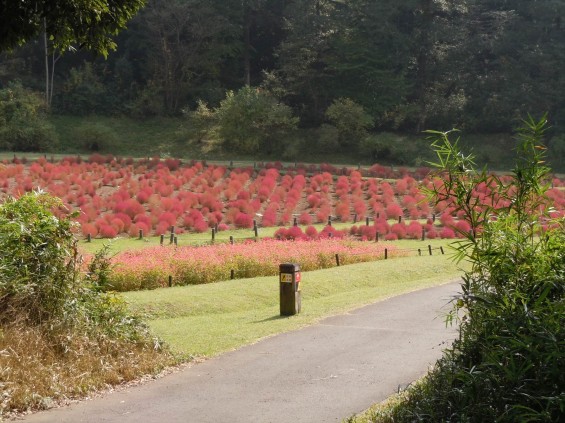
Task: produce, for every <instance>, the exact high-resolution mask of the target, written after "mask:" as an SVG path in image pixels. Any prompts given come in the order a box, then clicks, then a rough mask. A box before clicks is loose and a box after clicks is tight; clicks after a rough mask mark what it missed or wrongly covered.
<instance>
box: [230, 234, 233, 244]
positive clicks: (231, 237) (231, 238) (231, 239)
mask: <svg viewBox="0 0 565 423" xmlns="http://www.w3.org/2000/svg"><path fill="white" fill-rule="evenodd" d="M230 244H231V245H233V236H231V235H230Z"/></svg>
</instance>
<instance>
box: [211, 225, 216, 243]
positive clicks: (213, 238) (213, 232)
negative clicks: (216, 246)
mask: <svg viewBox="0 0 565 423" xmlns="http://www.w3.org/2000/svg"><path fill="white" fill-rule="evenodd" d="M215 240H216V229H215V228H212V242H214V241H215Z"/></svg>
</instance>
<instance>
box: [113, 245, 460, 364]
mask: <svg viewBox="0 0 565 423" xmlns="http://www.w3.org/2000/svg"><path fill="white" fill-rule="evenodd" d="M460 274H461V271H460V270H458V269H457V266H456V265H455V264H454V263H453V262H452V261H451V260H450V259H449V258H448V256H447V255H444V256H440V255H435V256H432V257H430V256H425V257H405V258H398V259H394V260H387V261H384V260H382V261H378V262H370V263H361V264H355V265H349V266H342V267H337V268H332V269H324V270H319V271H314V272H307V273H304V274H303V282H302V313H300V314H298V315H296V316H292V317H280V315H279V287H278V278H277V277H261V278H254V279H239V280H233V281H224V282H217V283H213V284H208V285H195V286H185V287H173V288H168V289H167V288H165V289H158V290H153V291H141V292H130V293H125V294H123V296H124V298H125V299H126V300H127V301H128V303H129V304H130V307H131V308H132V309H133V310H135V311H137V312H139V313H141V314H142V315H144V316H145V320H146V321H147V323H148V324H149V326H150V327H151V329H152V330H153V331H154V333H155V334H156V335H158V336H159V337H161V338H162V339H163V340H164V341H166V342H167V343H168V344H169V345H170V346H171V348H172V350H173V351H174V352H176V353H178V354H181V355H183V356H214V355H217V354H220V353H222V352H225V351H229V350H232V349H235V348H238V347H240V346H242V345H245V344H249V343H253V342H255V341H257V340H259V339H261V338H263V337H266V336H270V335H274V334H277V333H281V332H285V331H289V330H293V329H297V328H300V327H303V326H306V325H309V324H312V323H315V322H316V321H318V320H319V319H321V318H323V317H325V316H330V315H335V314H339V313H343V312H346V311H348V310H351V309H353V308H356V307H359V306H362V305H365V304H369V303H372V302H375V301H377V300H381V299H384V298H388V297H392V296H395V295H399V294H401V293H405V292H409V291H413V290H417V289H420V288H424V287H428V286H433V285H437V284H441V283H443V282H446V281H448V280H452V279H454V278H457V277H459V275H460Z"/></svg>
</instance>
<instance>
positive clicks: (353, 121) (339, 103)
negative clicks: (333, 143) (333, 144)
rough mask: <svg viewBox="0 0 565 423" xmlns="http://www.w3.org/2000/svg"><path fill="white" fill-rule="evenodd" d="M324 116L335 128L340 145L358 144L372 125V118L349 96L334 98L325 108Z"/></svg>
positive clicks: (353, 145) (351, 145)
mask: <svg viewBox="0 0 565 423" xmlns="http://www.w3.org/2000/svg"><path fill="white" fill-rule="evenodd" d="M326 118H327V119H328V120H329V121H330V123H331V124H332V125H334V126H335V127H336V128H337V130H338V132H339V143H340V144H341V146H342V147H356V146H358V145H359V142H360V141H361V140H362V139H363V138H365V137H366V136H367V135H368V132H367V131H368V129H370V128H371V127H372V126H373V118H372V117H371V116H369V114H368V113H367V112H365V110H364V109H363V106H361V105H359V104H357V103H355V102H354V101H353V100H351V99H349V98H340V99H337V100H334V102H333V103H332V104H331V105H330V106H329V107H328V109H327V110H326Z"/></svg>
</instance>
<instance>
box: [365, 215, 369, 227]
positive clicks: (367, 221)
mask: <svg viewBox="0 0 565 423" xmlns="http://www.w3.org/2000/svg"><path fill="white" fill-rule="evenodd" d="M365 225H366V226H369V218H368V217H366V218H365Z"/></svg>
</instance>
